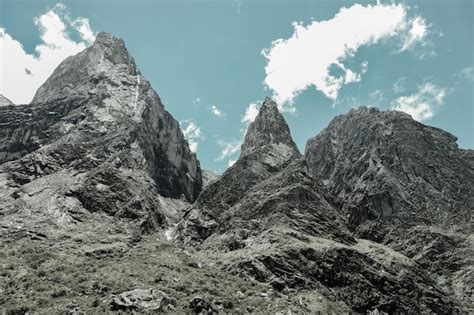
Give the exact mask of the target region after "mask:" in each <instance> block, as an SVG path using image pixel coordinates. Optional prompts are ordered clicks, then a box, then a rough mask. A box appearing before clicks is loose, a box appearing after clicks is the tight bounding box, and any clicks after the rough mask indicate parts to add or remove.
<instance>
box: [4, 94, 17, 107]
mask: <svg viewBox="0 0 474 315" xmlns="http://www.w3.org/2000/svg"><path fill="white" fill-rule="evenodd" d="M7 105H15V104H13V102H12V101H10V100H9V99H8V98H6V97H5V96H4V95H2V94H0V106H7Z"/></svg>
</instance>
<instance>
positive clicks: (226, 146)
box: [217, 140, 242, 161]
mask: <svg viewBox="0 0 474 315" xmlns="http://www.w3.org/2000/svg"><path fill="white" fill-rule="evenodd" d="M217 143H218V144H219V145H220V146H221V147H222V150H221V153H220V155H219V157H218V158H217V160H218V161H222V160H224V159H225V158H227V157H230V156H232V155H234V154H235V153H237V152H238V151H239V150H240V146H241V145H242V140H232V141H223V140H219V141H217Z"/></svg>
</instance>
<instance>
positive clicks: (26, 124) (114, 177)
mask: <svg viewBox="0 0 474 315" xmlns="http://www.w3.org/2000/svg"><path fill="white" fill-rule="evenodd" d="M0 139H1V141H0V163H2V164H1V165H0V185H2V187H5V189H3V188H2V194H1V202H0V203H2V204H4V205H8V207H9V208H10V209H17V208H18V209H20V208H21V209H22V210H25V209H33V210H34V211H36V210H37V209H39V208H41V207H44V208H45V209H46V208H47V209H50V212H51V213H55V215H58V216H59V217H61V218H63V219H64V220H65V221H71V220H72V221H74V220H80V217H81V215H78V213H96V212H103V213H106V214H108V215H110V216H117V217H121V218H126V219H131V220H135V221H136V222H139V223H140V225H141V226H142V228H144V229H147V230H148V229H150V228H156V227H158V226H160V225H165V224H166V218H165V215H164V214H163V211H162V210H160V208H162V203H161V202H160V200H159V198H158V194H160V195H162V196H164V197H172V198H183V199H185V200H187V201H190V202H192V201H194V199H195V198H196V197H197V196H198V194H199V192H200V190H201V186H202V179H201V170H200V166H199V162H198V160H197V158H196V156H195V154H194V153H192V152H191V151H190V150H189V147H188V144H187V142H186V140H185V139H184V137H183V134H182V131H181V129H180V127H179V124H178V122H177V121H176V120H175V119H174V118H173V117H172V116H171V115H170V114H169V113H168V112H167V111H166V110H165V109H164V107H163V104H162V103H161V100H160V98H159V97H158V95H157V94H156V93H155V91H154V90H153V89H152V88H151V86H150V83H149V82H148V81H147V80H145V79H144V78H143V77H142V76H141V74H140V72H139V70H138V69H137V66H136V64H135V62H134V60H133V58H132V57H131V56H130V54H129V53H128V51H127V50H126V48H125V45H124V43H123V41H122V40H121V39H117V38H115V37H113V36H112V35H109V34H106V33H100V34H98V36H97V39H96V41H95V43H94V44H93V45H92V46H91V47H89V48H87V49H85V50H84V51H82V52H80V53H79V54H77V55H75V56H72V57H69V58H67V59H66V60H64V61H63V62H62V63H61V64H60V65H59V66H58V68H57V69H56V70H55V71H54V73H53V74H52V75H51V77H50V78H49V79H48V80H47V81H46V82H45V83H44V84H43V85H42V86H41V87H40V88H39V89H38V91H37V93H36V95H35V96H34V99H33V101H32V103H31V104H29V105H18V106H4V107H1V108H0ZM33 195H34V197H32V196H33ZM51 199H52V200H56V201H55V202H51ZM71 213H75V215H72V214H71ZM73 217H74V218H73Z"/></svg>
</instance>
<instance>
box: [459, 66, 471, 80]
mask: <svg viewBox="0 0 474 315" xmlns="http://www.w3.org/2000/svg"><path fill="white" fill-rule="evenodd" d="M454 76H455V77H456V78H457V79H458V80H470V81H473V80H474V66H467V67H466V68H464V69H462V70H461V71H459V72H458V73H456V74H455V75H454Z"/></svg>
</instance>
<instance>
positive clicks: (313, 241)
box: [177, 99, 456, 313]
mask: <svg viewBox="0 0 474 315" xmlns="http://www.w3.org/2000/svg"><path fill="white" fill-rule="evenodd" d="M272 128H274V129H272ZM242 150H243V152H242V154H241V156H240V158H239V160H238V161H237V162H236V163H235V164H234V165H233V166H232V167H231V168H229V169H228V170H227V171H226V172H225V173H224V174H223V175H222V177H221V178H220V179H218V180H217V181H216V182H214V183H213V184H210V185H209V186H208V187H207V188H206V189H204V191H203V192H202V193H201V195H200V196H199V198H198V199H197V200H196V202H195V203H194V204H193V206H192V207H191V208H190V209H189V210H188V211H187V213H186V214H185V216H184V219H183V220H182V221H181V222H180V223H179V224H178V227H177V234H178V240H179V241H181V242H182V243H183V244H185V245H194V246H197V247H199V248H200V249H201V250H204V251H206V252H207V253H208V255H210V256H212V257H214V259H216V260H220V261H221V262H222V263H221V264H222V266H223V269H224V270H226V271H228V272H229V273H231V274H233V275H239V276H241V277H250V278H253V279H255V280H257V281H259V282H263V283H268V284H269V285H270V286H272V287H273V289H274V290H276V291H281V292H287V291H288V290H310V291H311V292H315V291H316V292H318V293H320V294H321V295H322V296H324V297H325V298H327V299H330V300H332V301H334V302H335V301H339V302H340V303H342V304H343V305H344V307H343V309H344V310H345V311H347V310H351V311H355V312H361V313H364V312H367V311H371V310H374V309H377V310H379V311H384V312H387V313H394V312H441V313H443V312H448V313H449V312H453V311H455V310H456V308H455V303H454V302H453V300H452V298H451V297H450V296H449V295H448V294H447V293H446V292H444V291H443V290H442V289H441V288H440V287H439V286H437V285H436V284H434V283H433V281H432V280H431V276H430V274H429V273H427V272H426V271H424V270H423V269H422V268H421V267H420V266H418V265H417V264H416V263H415V262H413V261H412V260H410V259H409V258H407V257H406V256H404V255H402V254H399V253H397V252H395V251H394V250H393V249H391V248H389V247H386V246H384V245H381V244H377V243H374V242H371V241H368V240H358V239H356V238H354V237H353V235H352V233H351V232H350V230H349V229H348V222H347V220H346V219H345V216H344V215H342V214H341V211H340V209H338V207H337V205H336V204H335V203H333V202H332V197H331V195H330V192H329V191H328V190H327V189H326V188H325V187H324V185H323V183H322V182H321V181H320V180H319V179H318V177H314V176H313V175H312V174H311V172H310V171H309V169H308V167H307V165H306V162H305V160H304V159H303V157H302V156H301V155H300V153H299V152H298V150H297V148H296V146H295V144H294V142H293V140H292V139H291V135H290V132H289V129H288V126H287V124H286V122H285V121H284V119H283V117H282V116H281V114H280V113H279V112H278V109H277V106H276V104H275V103H273V102H272V101H271V100H269V99H266V100H265V103H264V104H263V105H262V107H261V109H260V113H259V114H258V116H257V118H256V119H255V121H254V122H253V123H252V124H251V125H250V126H249V128H248V131H247V135H246V137H245V143H244V144H243V145H242ZM312 310H314V309H312Z"/></svg>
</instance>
